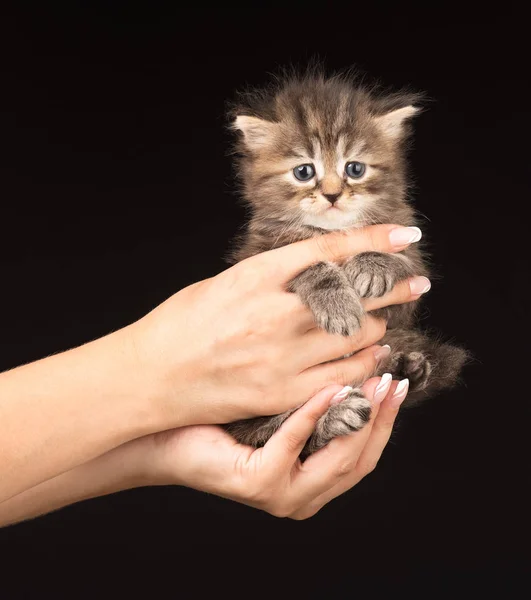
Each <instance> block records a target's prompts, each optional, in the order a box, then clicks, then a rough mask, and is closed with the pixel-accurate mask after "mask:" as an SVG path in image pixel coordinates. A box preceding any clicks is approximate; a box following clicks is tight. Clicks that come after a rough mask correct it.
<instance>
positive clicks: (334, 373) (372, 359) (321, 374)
mask: <svg viewBox="0 0 531 600" xmlns="http://www.w3.org/2000/svg"><path fill="white" fill-rule="evenodd" d="M378 350H379V347H376V346H370V347H369V348H364V349H363V350H360V351H359V352H357V353H356V354H355V355H354V356H350V357H348V358H342V359H340V360H334V361H333V362H329V363H325V364H322V365H317V366H315V367H311V368H309V369H307V370H306V371H304V372H303V373H301V374H300V375H299V376H298V377H297V386H298V387H299V389H300V390H301V391H300V393H302V394H306V397H308V396H311V395H312V394H313V393H315V390H321V389H323V388H324V387H325V386H327V385H331V384H339V385H355V384H357V383H361V382H364V381H366V380H367V379H368V378H369V377H372V376H373V375H374V373H375V372H376V369H377V367H378V364H379V361H380V359H379V356H378V353H377V352H378ZM303 397H304V395H303Z"/></svg>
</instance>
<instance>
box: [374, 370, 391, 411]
mask: <svg viewBox="0 0 531 600" xmlns="http://www.w3.org/2000/svg"><path fill="white" fill-rule="evenodd" d="M391 381H393V376H392V375H391V373H384V374H383V375H382V379H381V380H380V383H379V384H378V385H377V386H376V389H375V390H374V403H375V404H380V402H382V400H383V399H384V398H385V397H386V396H387V392H388V391H389V388H390V387H391Z"/></svg>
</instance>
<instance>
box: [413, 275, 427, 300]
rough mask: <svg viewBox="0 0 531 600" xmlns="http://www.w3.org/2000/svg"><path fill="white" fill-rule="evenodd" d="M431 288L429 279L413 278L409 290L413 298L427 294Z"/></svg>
mask: <svg viewBox="0 0 531 600" xmlns="http://www.w3.org/2000/svg"><path fill="white" fill-rule="evenodd" d="M430 288H431V281H430V280H429V279H428V278H427V277H413V278H412V279H410V280H409V289H410V290H411V295H412V296H420V295H421V294H425V293H426V292H427V291H429V289H430Z"/></svg>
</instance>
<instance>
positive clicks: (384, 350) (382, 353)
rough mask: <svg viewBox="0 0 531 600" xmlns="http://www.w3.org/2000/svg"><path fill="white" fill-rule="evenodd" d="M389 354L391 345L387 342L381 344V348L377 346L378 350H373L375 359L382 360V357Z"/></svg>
mask: <svg viewBox="0 0 531 600" xmlns="http://www.w3.org/2000/svg"><path fill="white" fill-rule="evenodd" d="M390 354H391V346H389V345H388V344H385V346H382V347H381V348H378V350H375V352H374V357H375V358H376V360H378V361H380V360H383V359H384V358H387V357H388V356H389V355H390Z"/></svg>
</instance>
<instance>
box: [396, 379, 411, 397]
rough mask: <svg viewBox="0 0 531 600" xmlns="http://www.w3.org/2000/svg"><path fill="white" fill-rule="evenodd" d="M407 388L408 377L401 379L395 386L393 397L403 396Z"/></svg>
mask: <svg viewBox="0 0 531 600" xmlns="http://www.w3.org/2000/svg"><path fill="white" fill-rule="evenodd" d="M408 389H409V379H402V381H401V382H400V383H399V384H398V385H397V386H396V390H395V393H394V394H393V398H399V397H401V396H405V395H406V393H407V391H408Z"/></svg>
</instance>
